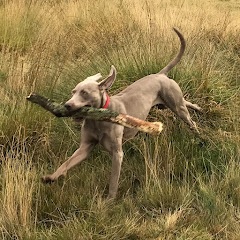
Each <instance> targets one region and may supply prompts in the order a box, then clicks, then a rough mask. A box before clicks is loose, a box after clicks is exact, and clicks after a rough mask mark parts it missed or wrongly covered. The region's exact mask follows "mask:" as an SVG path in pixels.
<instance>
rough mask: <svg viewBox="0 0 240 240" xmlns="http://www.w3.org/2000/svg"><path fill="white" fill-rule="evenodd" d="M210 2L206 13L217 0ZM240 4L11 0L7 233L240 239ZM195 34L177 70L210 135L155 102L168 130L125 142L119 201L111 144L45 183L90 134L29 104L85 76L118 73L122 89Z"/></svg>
mask: <svg viewBox="0 0 240 240" xmlns="http://www.w3.org/2000/svg"><path fill="white" fill-rule="evenodd" d="M203 6H204V7H203ZM238 7H239V3H238V2H237V1H227V2H226V1H211V2H207V1H204V0H200V1H190V0H180V1H177V2H176V1H172V0H161V1H155V0H148V1H146V0H138V1H136V0H133V1H119V0H114V1H100V0H97V1H92V0H91V1H90V0H84V1H73V0H69V1H63V0H62V1H57V2H56V1H36V0H32V1H28V0H15V1H10V0H4V1H2V2H1V4H0V63H1V65H0V99H1V101H0V118H1V121H0V149H1V187H0V192H1V193H0V204H1V210H0V230H1V237H0V238H1V239H13V238H15V239H239V199H240V192H239V184H240V175H239V171H238V169H239V142H240V139H239V117H240V115H239V112H240V111H239V76H240V69H239V67H238V66H239V61H240V60H239V54H240V48H239V36H240V29H239V26H240V25H239V23H240V19H239V17H238V16H239V10H238ZM172 27H176V28H178V29H179V30H180V31H181V32H182V33H183V34H184V36H185V38H186V41H187V49H186V53H185V55H184V57H183V59H182V60H181V62H180V63H179V64H178V66H176V67H175V68H174V69H173V70H172V71H171V73H170V76H171V77H173V78H174V79H175V80H176V81H177V82H178V83H179V85H180V86H181V88H182V90H183V92H184V94H185V96H186V98H187V99H188V98H189V99H191V101H193V102H196V103H198V104H200V105H201V106H202V107H203V109H204V113H203V114H202V115H197V114H195V113H193V112H192V113H191V115H192V116H193V118H194V120H195V121H196V122H197V123H198V125H199V127H200V129H201V136H196V135H194V134H193V133H191V132H190V130H188V128H187V127H186V126H185V124H184V123H182V122H181V121H180V120H179V119H177V118H175V116H174V115H173V114H172V113H171V112H170V111H161V112H160V111H158V110H156V109H153V110H152V112H151V114H150V117H149V120H153V121H155V120H160V121H163V122H164V124H165V129H166V130H165V132H164V133H163V134H162V135H161V136H160V137H154V138H153V137H149V136H146V135H144V134H140V135H138V136H137V137H136V138H135V139H134V140H132V141H130V142H128V143H126V145H125V146H124V151H125V161H124V163H123V169H122V174H121V179H120V188H119V197H118V199H117V200H116V202H114V203H112V202H109V201H106V200H105V199H104V196H105V193H106V191H107V188H108V186H107V182H108V178H109V171H110V157H109V156H108V155H107V154H106V153H105V152H103V151H102V149H101V148H97V149H96V150H95V151H94V152H93V154H92V156H91V157H90V159H89V160H87V161H86V162H84V163H83V164H82V165H81V166H80V167H78V168H76V169H75V170H73V171H71V173H70V175H69V176H68V177H67V179H66V180H64V181H61V180H60V182H58V183H56V184H54V185H52V186H43V185H41V184H40V182H39V178H40V176H41V175H42V174H43V173H46V172H51V171H53V170H54V169H56V167H57V166H58V165H59V164H60V162H63V161H64V160H65V159H66V158H67V156H70V155H71V153H72V152H73V151H74V149H76V147H77V146H78V142H79V131H78V130H76V128H75V126H74V125H73V124H72V123H71V121H69V120H56V119H54V118H53V117H52V116H50V115H49V114H47V113H45V112H43V111H42V110H41V109H39V108H38V107H36V106H32V105H31V104H29V103H27V102H26V101H25V97H26V96H27V95H28V94H29V93H30V92H31V91H37V92H39V93H42V94H45V95H47V96H49V97H52V98H55V99H57V100H59V101H65V100H66V99H67V98H68V96H69V93H70V90H71V88H72V87H73V86H74V85H75V84H76V83H77V82H79V81H81V80H82V79H84V78H85V77H87V76H89V75H91V74H95V73H97V72H101V73H102V74H107V73H108V71H109V67H110V65H111V64H114V65H115V66H116V68H117V71H118V76H117V80H116V82H115V84H114V86H113V88H112V89H111V92H110V93H111V94H114V93H116V92H118V91H120V90H121V89H123V88H124V87H125V86H127V85H129V84H130V83H131V82H133V81H135V80H137V79H138V78H140V77H142V76H145V75H147V74H150V73H155V72H158V71H159V70H160V69H161V68H162V67H164V66H165V65H166V64H167V63H168V62H169V61H170V59H172V58H173V56H175V54H176V53H177V52H178V49H179V40H178V38H177V37H176V36H175V35H174V32H173V31H172V30H171V29H172Z"/></svg>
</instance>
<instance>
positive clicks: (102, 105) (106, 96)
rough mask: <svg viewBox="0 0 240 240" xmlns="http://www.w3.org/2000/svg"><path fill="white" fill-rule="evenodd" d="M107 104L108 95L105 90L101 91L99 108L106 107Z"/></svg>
mask: <svg viewBox="0 0 240 240" xmlns="http://www.w3.org/2000/svg"><path fill="white" fill-rule="evenodd" d="M108 105H109V96H108V94H107V93H106V92H104V93H103V96H102V101H101V108H105V109H106V108H107V107H108Z"/></svg>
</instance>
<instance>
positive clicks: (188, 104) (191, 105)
mask: <svg viewBox="0 0 240 240" xmlns="http://www.w3.org/2000/svg"><path fill="white" fill-rule="evenodd" d="M184 102H185V104H186V106H187V107H189V108H192V109H193V110H196V111H199V112H201V111H202V108H201V107H199V106H198V105H197V104H193V103H191V102H189V101H186V100H184Z"/></svg>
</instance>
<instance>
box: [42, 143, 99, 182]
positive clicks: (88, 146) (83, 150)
mask: <svg viewBox="0 0 240 240" xmlns="http://www.w3.org/2000/svg"><path fill="white" fill-rule="evenodd" d="M94 146H95V143H91V142H88V143H86V142H84V143H81V145H80V148H79V149H77V150H76V151H75V152H74V154H73V155H72V156H71V157H70V158H69V159H68V160H67V161H66V162H64V163H63V164H62V165H61V166H60V167H59V168H58V169H57V170H56V172H54V173H53V174H51V175H46V176H44V177H42V182H43V183H51V182H54V181H55V180H57V179H58V178H59V177H60V176H65V175H66V174H67V171H68V170H69V169H71V168H72V167H74V166H76V165H77V164H79V163H80V162H82V161H83V160H84V159H85V158H87V156H88V155H89V153H90V152H91V150H92V148H93V147H94Z"/></svg>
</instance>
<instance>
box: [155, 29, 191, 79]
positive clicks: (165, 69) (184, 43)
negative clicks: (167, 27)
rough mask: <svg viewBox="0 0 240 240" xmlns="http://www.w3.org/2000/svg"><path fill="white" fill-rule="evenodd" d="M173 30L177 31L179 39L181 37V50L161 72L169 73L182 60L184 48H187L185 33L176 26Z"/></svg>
mask: <svg viewBox="0 0 240 240" xmlns="http://www.w3.org/2000/svg"><path fill="white" fill-rule="evenodd" d="M173 30H174V31H175V32H176V33H177V35H178V37H179V39H180V42H181V48H180V51H179V53H178V55H177V56H176V57H175V58H174V59H173V60H172V61H171V62H170V63H169V64H168V65H167V66H166V67H165V68H163V69H162V70H161V71H160V72H159V74H165V75H167V74H168V72H169V71H170V70H171V69H172V68H173V67H174V66H176V65H177V63H178V62H179V61H180V59H181V58H182V56H183V53H184V50H185V47H186V42H185V40H184V37H183V35H182V34H181V33H180V32H179V31H178V30H177V29H176V28H173Z"/></svg>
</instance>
